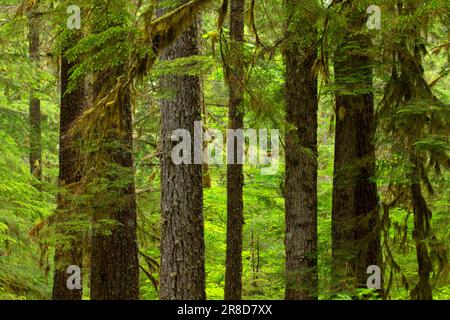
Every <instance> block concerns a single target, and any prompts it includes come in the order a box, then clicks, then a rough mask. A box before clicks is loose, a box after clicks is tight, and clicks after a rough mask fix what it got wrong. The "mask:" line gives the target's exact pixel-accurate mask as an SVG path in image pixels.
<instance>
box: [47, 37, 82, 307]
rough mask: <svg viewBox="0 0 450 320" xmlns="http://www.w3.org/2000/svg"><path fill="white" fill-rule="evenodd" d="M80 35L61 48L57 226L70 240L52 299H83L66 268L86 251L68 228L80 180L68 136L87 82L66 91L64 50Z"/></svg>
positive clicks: (58, 263) (58, 261)
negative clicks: (69, 282)
mask: <svg viewBox="0 0 450 320" xmlns="http://www.w3.org/2000/svg"><path fill="white" fill-rule="evenodd" d="M80 38H81V36H80V34H79V33H74V34H72V35H70V36H69V38H68V39H67V40H66V41H65V42H64V43H63V48H62V50H61V102H60V103H61V107H60V125H59V187H60V188H62V189H65V188H67V189H66V190H64V191H63V192H61V193H60V194H59V195H58V211H59V212H61V213H62V214H61V219H59V221H58V223H59V224H60V226H57V228H58V227H59V228H58V229H57V231H58V233H60V234H61V236H62V237H63V238H64V239H66V238H67V239H68V241H67V242H68V243H60V244H58V245H57V246H56V251H55V258H54V259H55V272H54V278H53V299H54V300H81V297H82V294H83V291H82V290H70V289H68V287H67V278H68V276H69V275H68V274H67V268H68V267H69V266H70V265H76V266H78V267H80V268H82V262H83V250H82V243H81V234H79V233H74V232H73V231H70V230H67V227H68V226H67V225H65V224H64V223H65V222H67V221H68V220H69V219H70V218H71V217H72V218H73V217H74V214H75V213H74V212H72V210H73V204H72V203H71V200H70V197H71V195H72V194H73V192H71V190H70V189H69V186H70V185H72V184H74V183H77V182H79V181H80V179H81V174H80V170H79V168H78V167H77V166H78V164H79V163H77V159H79V151H77V147H76V142H75V141H74V140H73V138H70V137H69V136H68V131H69V129H70V127H71V125H72V124H73V122H74V121H75V120H76V119H77V118H78V117H79V116H80V115H81V114H82V112H83V109H84V106H85V103H86V92H85V84H84V83H83V82H82V83H80V84H79V85H78V86H77V87H76V89H74V90H73V91H70V92H66V91H67V88H68V86H69V77H70V73H71V70H72V68H74V67H75V66H76V64H77V63H76V62H70V61H69V60H68V59H67V57H66V55H65V53H66V51H67V50H68V49H69V48H70V44H71V43H77V41H78V40H79V39H80Z"/></svg>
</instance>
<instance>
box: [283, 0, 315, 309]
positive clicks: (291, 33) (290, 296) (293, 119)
mask: <svg viewBox="0 0 450 320" xmlns="http://www.w3.org/2000/svg"><path fill="white" fill-rule="evenodd" d="M286 14H287V24H286V39H287V43H286V46H285V48H284V60H285V68H286V71H285V79H286V82H285V90H286V123H287V127H286V148H285V150H286V154H285V158H286V172H285V210H286V217H285V225H286V235H285V250H286V293H285V298H286V299H287V300H311V299H317V295H318V271H317V110H318V98H317V73H316V72H315V71H314V70H313V66H314V63H315V61H316V57H317V46H316V41H317V39H316V30H315V27H314V23H315V22H314V21H310V20H308V17H307V15H305V14H304V8H303V7H302V1H298V0H288V1H286Z"/></svg>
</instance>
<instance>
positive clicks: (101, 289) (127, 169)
mask: <svg viewBox="0 0 450 320" xmlns="http://www.w3.org/2000/svg"><path fill="white" fill-rule="evenodd" d="M118 5H119V3H117V4H116V5H115V6H113V5H112V6H109V7H107V8H104V7H100V8H99V9H98V10H99V11H98V12H96V13H95V14H96V18H97V19H98V21H99V22H98V24H97V25H96V30H95V32H100V31H104V30H105V28H108V27H116V26H118V25H119V26H122V25H123V23H124V22H123V19H122V18H117V17H118V16H126V14H127V13H126V12H125V10H126V9H124V8H121V7H120V6H119V7H118ZM104 10H109V11H106V12H105V11H104ZM104 19H107V20H106V21H108V20H109V22H107V23H106V24H105V20H104ZM117 21H119V22H117ZM127 67H128V66H127V63H126V62H124V63H123V64H122V65H121V66H117V67H114V66H110V67H109V68H108V69H106V70H103V71H101V72H98V73H97V74H95V75H94V88H93V94H94V101H97V100H98V99H99V98H101V97H102V96H103V95H104V92H107V91H108V90H109V89H110V88H112V87H113V86H114V85H115V82H116V81H117V79H118V78H119V77H120V75H123V73H124V72H125V70H126V69H127ZM103 90H106V91H103ZM131 98H132V92H131V90H130V88H128V89H127V90H126V91H125V92H124V93H122V94H121V95H120V96H119V98H118V99H119V101H118V104H119V106H120V117H119V119H118V121H120V123H116V124H114V125H113V126H112V128H111V130H109V132H106V133H103V132H102V133H99V134H105V136H104V138H103V139H104V140H103V148H104V149H102V150H100V156H101V157H102V158H101V159H102V160H101V161H103V162H104V163H105V166H104V170H103V171H104V172H103V171H102V172H97V173H96V174H97V175H99V176H100V177H101V178H102V179H103V182H102V183H101V185H100V186H102V185H103V186H104V185H105V184H106V188H103V189H104V190H102V192H101V193H100V194H99V195H98V197H96V199H95V201H96V203H95V208H94V216H93V230H92V238H91V274H90V293H91V295H90V297H91V299H92V300H137V299H139V259H138V245H137V235H136V228H137V208H136V194H135V185H134V171H135V169H134V158H133V116H132V102H131V101H132V99H131ZM104 220H108V221H109V222H113V223H114V224H115V225H113V226H108V227H105V225H104V224H103V223H102V222H103V221H104ZM105 229H106V230H105ZM105 231H109V234H108V233H106V232H105Z"/></svg>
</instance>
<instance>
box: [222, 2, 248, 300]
mask: <svg viewBox="0 0 450 320" xmlns="http://www.w3.org/2000/svg"><path fill="white" fill-rule="evenodd" d="M243 41H244V1H243V0H231V10H230V47H231V48H230V54H229V66H227V68H229V70H228V71H227V77H228V79H227V83H228V87H229V92H230V93H229V114H228V119H229V128H230V129H234V130H236V129H242V128H243V127H244V109H243V108H244V106H243V95H244V89H243V82H244V69H243V61H242V60H243V57H242V43H243ZM235 140H237V139H235ZM228 143H234V155H237V154H241V153H243V152H242V151H243V148H244V146H243V145H238V144H237V141H228ZM239 149H241V150H240V151H239V152H238V150H239ZM236 157H237V156H235V159H231V161H232V164H230V159H229V160H228V164H227V252H226V272H225V295H224V296H225V300H240V299H241V298H242V228H243V225H244V212H243V210H244V203H243V199H242V196H243V191H242V190H243V185H244V175H243V172H242V164H237V163H238V162H237V158H236Z"/></svg>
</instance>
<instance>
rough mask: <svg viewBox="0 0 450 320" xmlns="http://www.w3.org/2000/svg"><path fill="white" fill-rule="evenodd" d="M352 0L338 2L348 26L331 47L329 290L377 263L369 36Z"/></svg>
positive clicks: (358, 280)
mask: <svg viewBox="0 0 450 320" xmlns="http://www.w3.org/2000/svg"><path fill="white" fill-rule="evenodd" d="M356 6H357V2H356V1H352V2H349V3H348V4H347V5H346V6H344V8H345V9H344V10H346V11H345V12H346V13H345V14H346V17H347V21H348V27H347V28H346V29H344V28H342V30H341V34H342V35H343V39H342V40H340V42H339V43H340V44H339V47H338V48H337V50H336V51H335V57H334V70H335V82H336V84H337V94H336V140H335V156H334V180H333V205H332V206H333V208H332V210H333V212H332V249H333V253H332V256H333V258H332V260H333V264H332V281H333V286H334V289H337V290H345V289H349V290H352V289H354V288H358V287H364V286H365V285H366V281H367V275H366V271H367V268H368V267H369V266H370V265H378V266H380V264H381V248H380V238H379V231H378V220H379V216H378V198H377V188H376V183H375V182H374V175H375V148H374V134H375V129H376V121H375V118H374V101H373V93H372V68H371V61H370V58H369V57H368V55H367V52H368V49H369V48H370V38H368V37H367V36H365V35H364V34H363V33H361V31H362V28H364V27H365V21H366V18H367V17H366V15H365V13H364V12H361V11H358V9H357V8H356Z"/></svg>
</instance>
